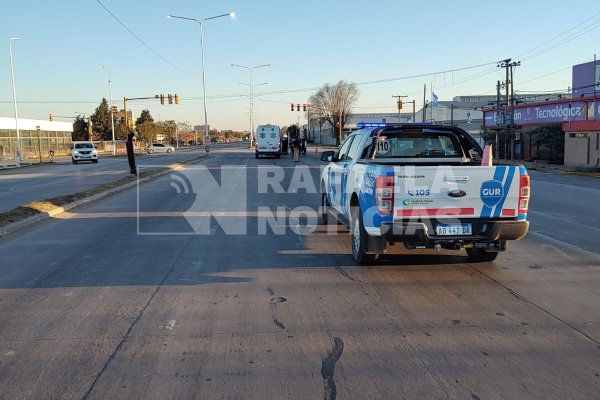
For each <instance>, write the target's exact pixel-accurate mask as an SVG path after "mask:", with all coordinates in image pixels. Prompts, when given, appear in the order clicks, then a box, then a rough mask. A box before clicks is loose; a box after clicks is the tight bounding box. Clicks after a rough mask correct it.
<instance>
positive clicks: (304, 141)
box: [302, 137, 306, 156]
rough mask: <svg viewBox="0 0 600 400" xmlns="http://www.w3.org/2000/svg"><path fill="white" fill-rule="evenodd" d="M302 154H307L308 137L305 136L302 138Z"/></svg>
mask: <svg viewBox="0 0 600 400" xmlns="http://www.w3.org/2000/svg"><path fill="white" fill-rule="evenodd" d="M302 155H303V156H305V155H306V138H305V137H303V138H302Z"/></svg>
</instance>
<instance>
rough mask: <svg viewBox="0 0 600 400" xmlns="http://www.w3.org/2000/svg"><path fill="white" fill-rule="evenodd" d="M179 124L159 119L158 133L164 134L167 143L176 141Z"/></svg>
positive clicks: (157, 123) (157, 124)
mask: <svg viewBox="0 0 600 400" xmlns="http://www.w3.org/2000/svg"><path fill="white" fill-rule="evenodd" d="M176 129H177V124H176V123H175V121H158V122H156V131H157V134H160V135H163V138H164V139H163V140H164V142H165V143H169V144H172V143H175V130H176Z"/></svg>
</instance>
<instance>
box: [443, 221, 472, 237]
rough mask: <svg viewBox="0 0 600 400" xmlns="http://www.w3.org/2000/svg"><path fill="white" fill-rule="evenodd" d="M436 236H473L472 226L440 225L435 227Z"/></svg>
mask: <svg viewBox="0 0 600 400" xmlns="http://www.w3.org/2000/svg"><path fill="white" fill-rule="evenodd" d="M435 234H436V235H438V236H464V235H472V234H473V229H472V227H471V224H448V225H446V224H438V226H436V227H435Z"/></svg>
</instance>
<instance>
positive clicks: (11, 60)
mask: <svg viewBox="0 0 600 400" xmlns="http://www.w3.org/2000/svg"><path fill="white" fill-rule="evenodd" d="M13 40H23V39H22V38H18V37H11V38H8V51H9V53H10V77H11V79H12V87H13V105H14V108H15V130H16V131H17V166H18V167H20V166H21V161H23V154H21V136H20V134H19V111H18V110H17V90H16V88H15V70H14V68H13V55H12V41H13Z"/></svg>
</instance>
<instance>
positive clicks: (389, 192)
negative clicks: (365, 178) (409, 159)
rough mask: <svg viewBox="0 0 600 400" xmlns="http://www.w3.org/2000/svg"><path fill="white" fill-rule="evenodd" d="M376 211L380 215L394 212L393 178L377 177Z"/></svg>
mask: <svg viewBox="0 0 600 400" xmlns="http://www.w3.org/2000/svg"><path fill="white" fill-rule="evenodd" d="M375 194H376V196H375V199H376V203H377V210H378V211H379V214H381V215H392V213H393V212H394V177H393V176H378V177H377V181H376V184H375Z"/></svg>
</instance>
